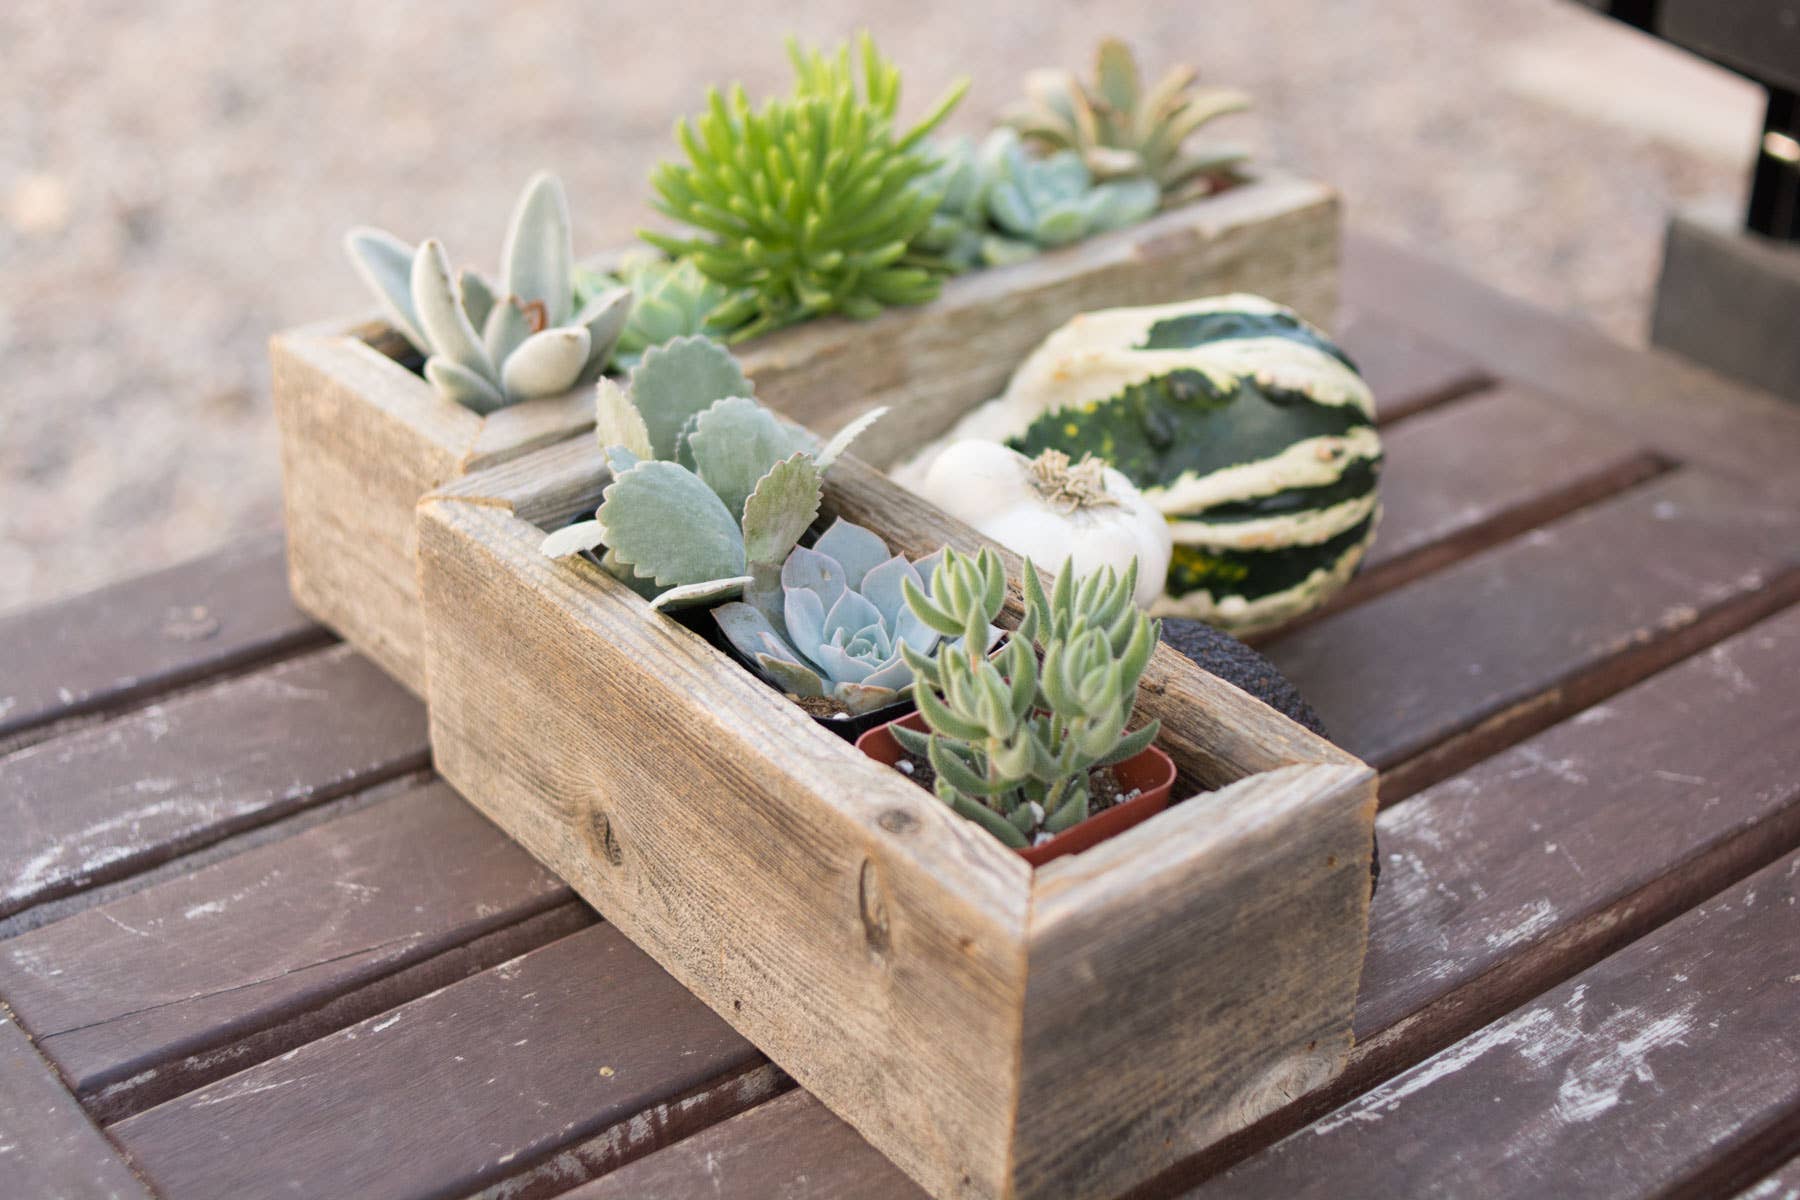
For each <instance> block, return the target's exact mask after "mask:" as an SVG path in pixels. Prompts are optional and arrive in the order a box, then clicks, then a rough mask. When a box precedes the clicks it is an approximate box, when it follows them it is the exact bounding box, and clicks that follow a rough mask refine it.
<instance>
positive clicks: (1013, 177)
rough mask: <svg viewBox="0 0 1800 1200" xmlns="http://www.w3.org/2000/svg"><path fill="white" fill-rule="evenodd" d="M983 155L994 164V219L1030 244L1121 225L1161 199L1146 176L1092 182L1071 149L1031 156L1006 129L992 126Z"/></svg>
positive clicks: (991, 183)
mask: <svg viewBox="0 0 1800 1200" xmlns="http://www.w3.org/2000/svg"><path fill="white" fill-rule="evenodd" d="M983 155H984V157H985V158H987V159H988V160H989V161H990V162H991V163H992V164H993V165H992V168H991V170H992V176H991V179H990V181H989V183H988V194H987V200H988V212H989V214H990V215H991V216H992V217H993V219H994V224H995V225H997V226H998V227H999V228H1000V229H1001V230H1002V231H1004V232H1005V233H1007V234H1010V235H1011V236H1012V237H1013V238H1016V239H1018V240H1020V241H1024V242H1028V243H1030V244H1031V245H1033V246H1040V247H1045V248H1048V247H1051V246H1065V245H1067V244H1069V243H1070V242H1076V241H1080V240H1081V239H1082V238H1084V237H1089V236H1091V235H1093V234H1096V233H1104V232H1106V231H1107V230H1109V229H1123V228H1124V227H1125V226H1127V225H1133V224H1136V223H1137V222H1139V221H1141V220H1143V219H1144V218H1145V217H1147V216H1149V215H1150V214H1151V213H1153V212H1155V211H1156V206H1157V204H1159V203H1160V202H1161V194H1160V193H1159V192H1158V191H1157V189H1156V185H1155V184H1154V183H1152V182H1151V181H1150V180H1148V179H1115V180H1112V181H1110V182H1106V183H1096V182H1094V177H1093V175H1092V174H1090V173H1089V171H1088V168H1087V166H1086V164H1085V163H1083V162H1082V160H1081V156H1080V155H1078V154H1075V153H1074V152H1073V151H1068V150H1063V151H1059V152H1057V153H1055V154H1052V155H1050V156H1049V157H1048V158H1032V157H1031V156H1030V155H1028V154H1026V153H1025V148H1024V147H1023V146H1021V145H1020V144H1019V137H1018V135H1017V134H1016V133H1014V132H1013V131H1012V130H1010V129H999V130H995V131H994V135H993V137H992V139H990V145H989V146H987V147H984V149H983Z"/></svg>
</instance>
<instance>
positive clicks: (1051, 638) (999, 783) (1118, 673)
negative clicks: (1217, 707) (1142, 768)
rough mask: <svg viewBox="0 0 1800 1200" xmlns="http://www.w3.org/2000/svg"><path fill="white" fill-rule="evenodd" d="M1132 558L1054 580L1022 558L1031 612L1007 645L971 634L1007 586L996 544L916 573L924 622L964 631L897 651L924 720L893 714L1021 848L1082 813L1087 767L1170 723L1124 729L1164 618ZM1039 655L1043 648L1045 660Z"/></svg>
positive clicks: (947, 794) (1141, 743) (986, 822)
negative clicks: (945, 641) (1153, 609)
mask: <svg viewBox="0 0 1800 1200" xmlns="http://www.w3.org/2000/svg"><path fill="white" fill-rule="evenodd" d="M1136 586H1137V570H1136V567H1135V566H1133V567H1132V568H1130V569H1128V570H1127V571H1126V572H1125V573H1124V574H1123V575H1120V574H1119V573H1117V572H1115V571H1113V570H1112V569H1111V568H1107V569H1105V570H1102V571H1098V572H1095V573H1092V574H1089V575H1088V576H1087V577H1086V578H1085V579H1082V580H1080V581H1079V582H1078V581H1077V579H1076V575H1075V572H1074V571H1073V570H1072V569H1071V567H1070V566H1069V565H1068V564H1064V566H1063V569H1062V570H1060V571H1059V572H1058V573H1057V576H1056V581H1055V584H1054V586H1053V587H1052V589H1051V590H1050V591H1049V592H1048V593H1046V592H1045V591H1044V587H1043V584H1042V582H1041V581H1040V580H1039V578H1038V574H1037V569H1036V568H1035V567H1033V566H1032V564H1031V562H1030V561H1029V560H1027V561H1026V563H1025V617H1024V620H1022V621H1021V622H1020V623H1019V628H1018V630H1017V631H1016V632H1015V633H1014V635H1013V637H1012V639H1011V640H1010V641H1009V642H1008V643H1007V645H1006V647H1005V649H1003V650H1001V651H1000V653H999V654H997V655H994V656H993V657H992V658H989V657H988V656H987V655H986V654H984V653H982V652H980V651H979V650H974V649H972V647H975V646H978V645H979V644H980V641H979V633H980V631H981V630H982V629H984V628H985V627H986V626H988V625H989V624H991V623H992V622H993V619H994V617H995V616H997V615H998V614H999V611H1000V608H1001V606H1002V604H1003V603H1004V602H1005V599H1006V577H1005V573H1004V571H1003V569H1002V567H1001V565H1000V559H999V556H998V555H996V554H995V553H994V552H993V551H991V550H983V551H982V552H981V553H980V554H979V555H977V556H975V557H973V558H970V557H967V556H964V555H959V554H957V553H956V552H955V551H953V550H945V551H944V552H943V558H942V561H940V562H939V563H938V566H937V569H936V570H935V571H934V572H933V574H932V590H931V594H930V595H927V594H926V593H925V591H924V589H922V588H920V587H918V586H916V585H912V584H908V585H907V587H906V602H907V605H908V607H910V608H911V609H912V612H913V614H914V615H915V616H916V617H918V618H919V620H920V621H922V622H924V623H925V624H926V625H928V626H930V627H931V628H932V629H935V630H936V631H937V632H939V633H940V634H943V635H944V636H946V637H954V636H958V635H960V636H961V637H962V639H963V640H962V644H961V646H959V647H956V648H954V649H949V648H943V649H940V650H939V652H938V653H937V655H936V656H935V657H927V656H925V655H924V654H921V653H919V652H918V651H916V650H914V649H912V647H910V646H907V647H904V648H903V649H902V651H901V654H902V657H904V659H905V660H906V662H907V664H908V665H909V666H911V667H912V670H913V673H914V675H915V676H916V677H917V680H918V683H919V685H920V686H917V687H915V688H914V697H915V699H916V700H917V702H918V705H919V713H920V715H921V716H922V717H923V718H924V720H925V724H926V726H927V727H928V728H929V730H930V732H929V733H920V732H917V731H915V730H909V729H906V728H904V727H902V726H893V727H892V728H893V731H894V736H895V737H896V738H897V739H898V740H899V742H900V744H901V746H902V747H903V748H904V749H906V750H907V751H909V752H911V753H913V754H915V755H920V756H922V757H924V758H925V759H927V761H929V762H930V763H931V767H932V770H933V771H934V772H935V773H936V776H937V779H936V784H935V786H936V790H937V794H938V796H939V798H940V799H942V800H944V801H945V802H946V803H948V804H949V805H950V806H951V807H952V808H953V809H955V810H956V812H958V813H960V814H962V815H963V816H965V817H968V818H969V819H971V820H973V821H976V822H978V823H979V824H981V825H982V826H983V827H984V828H986V829H987V830H989V831H990V832H991V833H993V834H994V836H996V837H998V838H999V839H1000V840H1001V841H1003V842H1005V843H1006V844H1007V845H1009V846H1013V847H1017V848H1021V849H1022V848H1024V847H1027V846H1030V845H1033V844H1035V843H1036V842H1038V841H1041V840H1043V839H1045V838H1048V837H1051V836H1054V835H1055V834H1058V833H1061V832H1062V831H1063V830H1065V829H1069V828H1071V827H1072V826H1074V825H1077V824H1079V823H1080V822H1082V821H1084V820H1086V819H1087V817H1088V814H1089V808H1090V800H1091V797H1090V795H1089V776H1090V774H1091V773H1092V772H1093V771H1094V770H1095V769H1097V768H1099V767H1103V766H1109V765H1111V764H1114V763H1119V762H1123V761H1125V760H1126V759H1128V758H1131V757H1132V756H1133V755H1135V754H1138V753H1140V752H1141V751H1143V750H1144V749H1145V748H1146V747H1148V746H1149V745H1150V744H1151V743H1152V742H1154V741H1155V740H1156V735H1157V733H1158V732H1159V731H1160V730H1161V723H1160V722H1158V721H1151V722H1150V723H1149V724H1147V725H1145V726H1143V727H1141V728H1139V729H1136V730H1133V731H1132V732H1129V733H1127V732H1126V726H1127V725H1128V724H1129V723H1130V720H1131V715H1132V711H1133V709H1134V708H1135V707H1136V703H1137V687H1138V681H1139V680H1140V679H1141V678H1142V676H1143V673H1144V668H1145V667H1146V666H1148V665H1149V662H1150V655H1151V652H1152V651H1153V650H1154V649H1155V648H1156V641H1157V635H1158V633H1159V631H1160V623H1159V622H1157V621H1153V620H1151V619H1150V618H1148V617H1146V616H1144V614H1143V613H1142V612H1140V611H1139V610H1138V609H1137V607H1136V606H1135V605H1134V604H1133V603H1132V593H1133V591H1134V590H1135V589H1136ZM1040 656H1041V659H1040Z"/></svg>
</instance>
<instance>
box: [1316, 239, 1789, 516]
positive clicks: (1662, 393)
mask: <svg viewBox="0 0 1800 1200" xmlns="http://www.w3.org/2000/svg"><path fill="white" fill-rule="evenodd" d="M1344 267H1345V271H1344V277H1345V280H1346V286H1345V307H1346V309H1347V310H1350V311H1362V310H1364V309H1368V310H1371V311H1375V312H1379V313H1380V314H1381V315H1382V316H1383V317H1384V318H1386V319H1387V320H1389V321H1391V322H1393V323H1395V324H1397V325H1400V326H1401V327H1403V328H1405V329H1407V330H1410V331H1411V332H1413V333H1414V334H1416V335H1418V336H1422V337H1429V338H1432V339H1434V340H1437V341H1441V342H1444V343H1447V344H1450V345H1454V346H1456V347H1457V348H1458V349H1460V350H1462V351H1464V352H1466V353H1467V354H1468V355H1469V356H1470V357H1471V358H1473V359H1474V360H1475V361H1476V362H1477V363H1478V364H1479V365H1480V366H1481V368H1482V369H1484V370H1486V371H1487V372H1489V373H1490V374H1492V375H1494V376H1496V377H1499V378H1505V379H1506V380H1508V381H1509V382H1512V383H1517V384H1523V385H1529V386H1531V387H1533V388H1536V389H1537V390H1538V391H1541V392H1543V393H1544V394H1545V395H1548V396H1550V397H1552V398H1553V399H1555V400H1556V401H1558V402H1559V403H1562V404H1565V405H1567V406H1568V407H1569V408H1571V409H1572V410H1574V411H1577V412H1580V413H1581V414H1582V415H1583V416H1586V417H1589V418H1591V419H1593V420H1595V421H1597V422H1599V423H1601V424H1602V425H1605V426H1608V427H1610V428H1612V429H1615V430H1617V431H1618V434H1619V436H1620V437H1621V438H1622V439H1625V440H1628V441H1630V442H1633V443H1634V444H1643V445H1646V446H1648V447H1649V448H1650V449H1651V450H1652V451H1654V452H1655V453H1657V454H1659V455H1661V456H1662V457H1664V458H1666V459H1669V460H1670V461H1673V462H1679V463H1683V464H1686V465H1689V466H1693V467H1704V468H1706V469H1708V470H1711V471H1713V472H1716V473H1718V474H1721V475H1725V476H1730V477H1734V478H1736V479H1738V480H1740V481H1741V482H1742V483H1744V484H1745V485H1746V486H1747V487H1751V488H1755V489H1758V490H1760V491H1762V492H1764V493H1765V494H1766V495H1767V496H1768V498H1769V499H1770V500H1771V501H1779V502H1782V503H1785V504H1786V505H1788V506H1790V507H1800V471H1796V470H1794V455H1795V453H1796V449H1795V448H1796V447H1800V408H1796V407H1795V406H1794V405H1791V404H1786V403H1783V402H1782V401H1780V400H1777V399H1775V398H1774V397H1772V396H1769V395H1767V394H1765V393H1762V392H1757V391H1754V390H1752V389H1750V388H1747V387H1745V386H1743V385H1742V384H1737V383H1733V382H1731V381H1730V380H1727V379H1725V378H1724V377H1722V376H1719V375H1716V374H1713V373H1712V372H1710V371H1707V370H1705V369H1703V368H1700V367H1696V366H1694V365H1693V364H1691V363H1688V362H1686V361H1684V360H1682V359H1680V358H1678V357H1676V356H1674V355H1672V354H1667V353H1661V352H1657V351H1648V352H1646V351H1643V350H1638V349H1634V348H1632V347H1628V346H1623V345H1620V344H1619V343H1617V342H1614V341H1612V340H1611V339H1609V338H1607V337H1606V336H1605V335H1604V334H1602V333H1600V332H1599V331H1598V330H1596V329H1594V328H1592V327H1590V326H1586V325H1583V324H1581V323H1579V322H1575V321H1569V320H1565V319H1562V318H1558V317H1556V316H1553V315H1552V314H1550V313H1547V312H1545V311H1544V310H1542V309H1540V308H1536V307H1533V306H1531V305H1529V304H1526V303H1524V302H1522V301H1519V300H1514V299H1511V298H1509V297H1506V296H1502V295H1501V294H1500V293H1498V292H1496V291H1494V290H1492V289H1491V288H1487V287H1484V286H1482V285H1481V284H1479V283H1476V282H1474V281H1473V280H1471V279H1469V278H1468V277H1466V276H1464V275H1460V274H1458V273H1457V272H1455V271H1452V270H1450V269H1449V268H1447V267H1444V266H1441V265H1438V264H1436V263H1433V262H1431V261H1429V260H1428V259H1426V258H1424V257H1422V256H1421V255H1419V254H1417V253H1415V252H1412V251H1409V250H1404V249H1401V248H1400V247H1398V246H1395V245H1393V244H1391V243H1388V242H1384V241H1379V240H1377V239H1374V238H1370V237H1366V236H1350V237H1347V238H1346V239H1345V242H1344Z"/></svg>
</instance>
